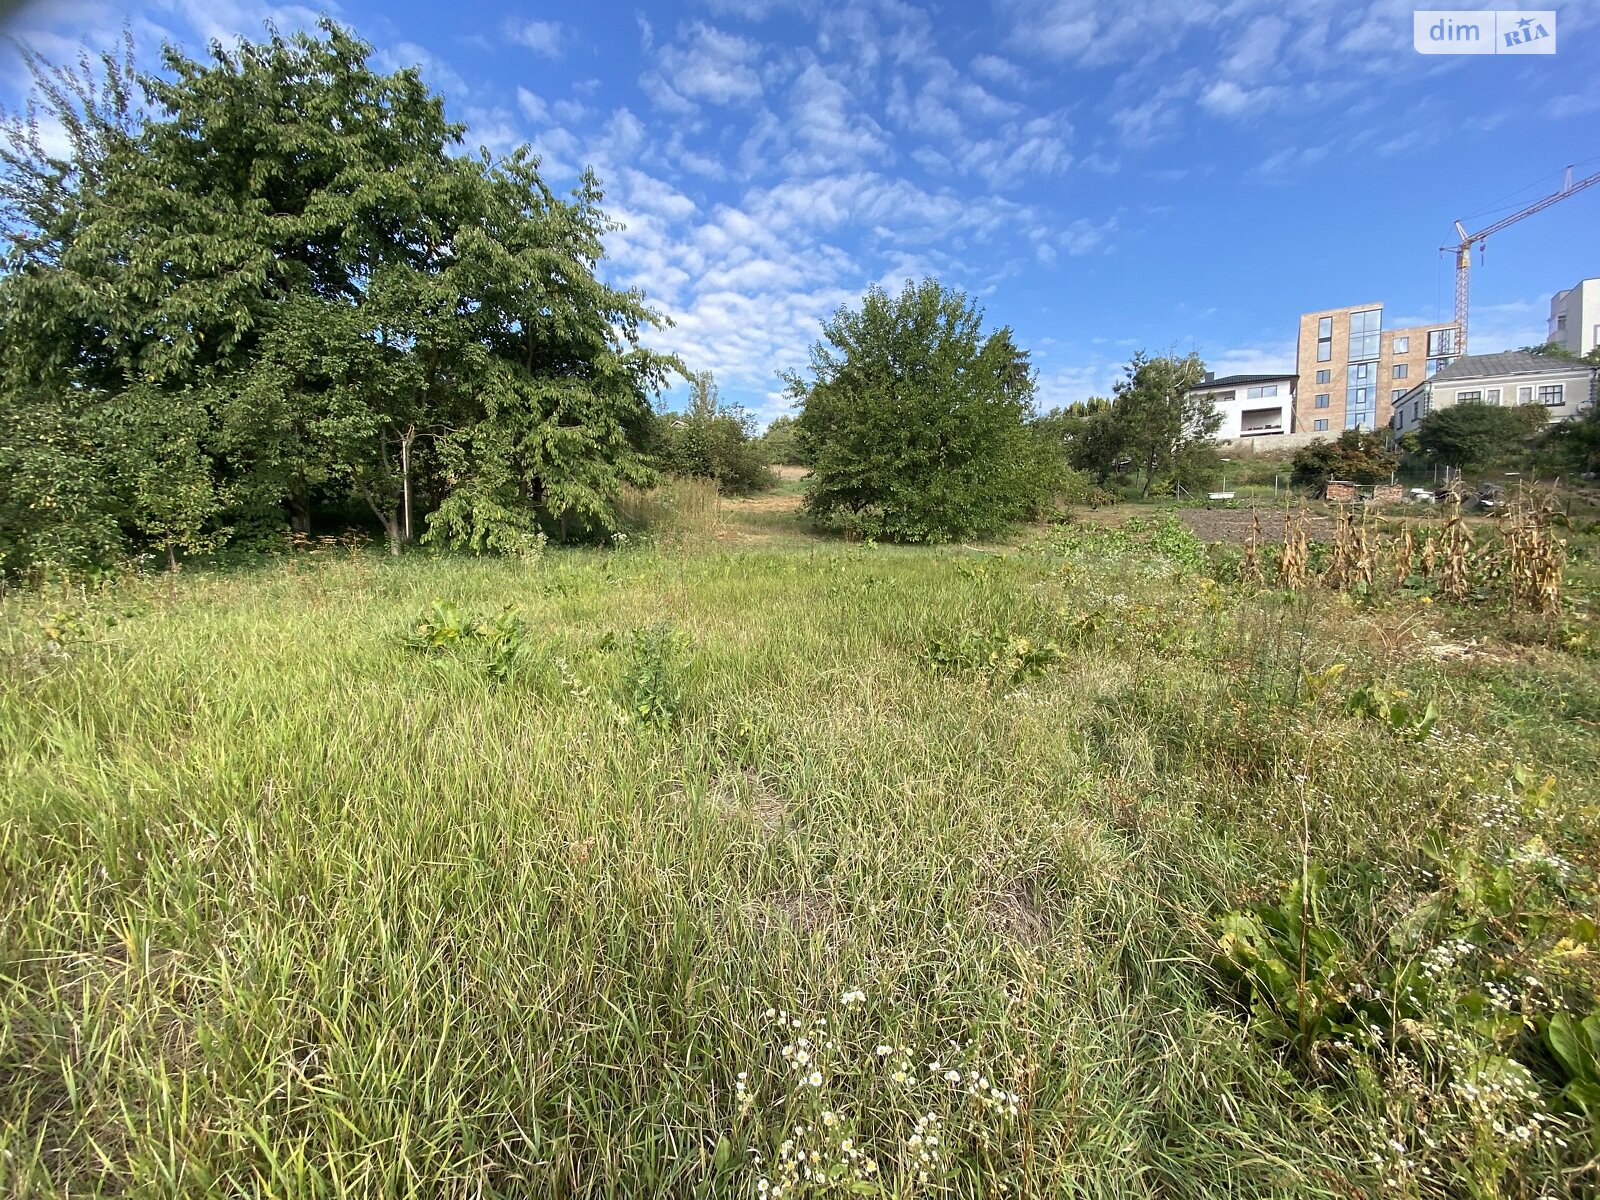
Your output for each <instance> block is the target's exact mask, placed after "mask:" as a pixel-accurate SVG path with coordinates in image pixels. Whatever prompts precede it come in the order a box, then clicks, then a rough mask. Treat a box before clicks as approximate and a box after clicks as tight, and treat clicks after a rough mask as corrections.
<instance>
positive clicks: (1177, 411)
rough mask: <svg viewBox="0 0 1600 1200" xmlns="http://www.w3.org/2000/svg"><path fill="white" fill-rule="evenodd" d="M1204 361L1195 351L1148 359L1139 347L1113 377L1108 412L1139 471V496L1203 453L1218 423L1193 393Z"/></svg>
mask: <svg viewBox="0 0 1600 1200" xmlns="http://www.w3.org/2000/svg"><path fill="white" fill-rule="evenodd" d="M1205 372H1206V365H1205V363H1204V362H1202V361H1201V359H1200V356H1199V355H1198V354H1192V353H1191V354H1187V355H1184V356H1182V357H1179V356H1177V355H1174V354H1163V355H1157V356H1156V357H1154V358H1151V357H1150V356H1148V355H1147V354H1145V352H1144V351H1142V350H1141V351H1139V352H1138V353H1137V354H1135V355H1134V356H1133V358H1132V359H1131V360H1130V361H1129V363H1128V365H1127V367H1126V368H1124V373H1123V378H1122V379H1121V380H1120V381H1118V383H1117V386H1116V389H1115V393H1114V398H1113V402H1112V404H1113V414H1114V419H1115V423H1116V426H1117V428H1118V429H1119V430H1120V432H1121V440H1122V445H1123V447H1124V448H1125V451H1126V453H1127V454H1128V455H1129V457H1130V458H1131V459H1132V461H1133V464H1134V466H1135V467H1136V468H1137V469H1139V470H1140V471H1143V472H1144V494H1145V495H1147V496H1148V495H1149V494H1150V489H1151V488H1152V487H1153V486H1154V484H1155V481H1156V479H1157V477H1158V476H1160V475H1162V474H1163V473H1167V474H1172V473H1173V472H1174V471H1175V470H1177V469H1178V468H1179V467H1182V466H1184V465H1186V462H1187V460H1188V459H1191V458H1193V457H1194V456H1195V455H1196V454H1197V453H1199V452H1201V451H1203V450H1204V449H1205V448H1206V447H1207V445H1208V444H1209V443H1210V441H1211V438H1212V435H1213V434H1215V433H1216V431H1217V430H1218V429H1219V428H1220V427H1221V425H1222V414H1221V413H1219V412H1217V410H1216V406H1215V404H1214V403H1213V402H1212V399H1211V397H1210V396H1209V395H1207V394H1205V393H1197V392H1196V391H1195V390H1194V389H1195V388H1197V387H1199V385H1200V383H1201V381H1202V380H1204V378H1205Z"/></svg>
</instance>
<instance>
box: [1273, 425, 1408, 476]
mask: <svg viewBox="0 0 1600 1200" xmlns="http://www.w3.org/2000/svg"><path fill="white" fill-rule="evenodd" d="M1399 461H1400V456H1399V455H1398V454H1396V453H1395V452H1394V451H1393V450H1392V449H1390V447H1389V445H1388V439H1387V438H1386V437H1385V436H1384V435H1383V434H1382V433H1380V432H1379V431H1377V430H1375V429H1346V430H1345V431H1344V432H1343V433H1341V434H1340V435H1339V436H1338V437H1337V438H1335V439H1334V440H1333V441H1331V442H1330V441H1327V440H1326V439H1324V438H1317V439H1316V440H1314V441H1312V442H1311V443H1310V444H1309V445H1306V446H1302V447H1301V448H1300V449H1299V450H1297V451H1296V452H1295V456H1294V459H1293V460H1292V463H1291V471H1292V473H1291V474H1290V476H1289V482H1290V483H1291V484H1293V485H1294V486H1295V487H1303V488H1312V489H1320V488H1322V487H1325V486H1326V485H1327V482H1328V480H1330V479H1347V480H1349V481H1350V482H1351V483H1380V482H1382V481H1383V480H1385V479H1388V478H1389V476H1390V475H1391V474H1393V472H1394V469H1395V467H1396V466H1397V465H1398V463H1399Z"/></svg>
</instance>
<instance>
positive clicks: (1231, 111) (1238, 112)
mask: <svg viewBox="0 0 1600 1200" xmlns="http://www.w3.org/2000/svg"><path fill="white" fill-rule="evenodd" d="M1281 91H1282V89H1280V88H1276V87H1271V86H1268V87H1258V88H1242V87H1240V86H1239V85H1238V84H1237V83H1235V82H1233V80H1231V79H1220V80H1218V81H1217V82H1216V83H1213V84H1212V85H1211V86H1210V87H1208V88H1206V90H1205V91H1203V92H1201V93H1200V107H1201V108H1203V109H1205V110H1206V111H1207V112H1209V113H1212V114H1214V115H1216V116H1224V117H1243V116H1250V115H1253V114H1255V113H1259V112H1262V111H1264V110H1265V109H1267V108H1269V107H1270V106H1271V105H1272V103H1273V101H1274V100H1276V99H1277V97H1278V96H1279V94H1280V93H1281Z"/></svg>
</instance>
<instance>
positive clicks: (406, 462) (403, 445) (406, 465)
mask: <svg viewBox="0 0 1600 1200" xmlns="http://www.w3.org/2000/svg"><path fill="white" fill-rule="evenodd" d="M416 436H417V431H416V429H414V428H411V429H407V430H406V432H405V435H404V436H403V437H402V438H401V439H400V503H401V512H402V518H403V521H404V524H403V527H402V528H403V533H404V535H405V540H406V541H407V542H410V541H411V443H412V441H413V440H414V439H415V438H416ZM395 553H397V554H398V553H399V551H398V550H396V551H395Z"/></svg>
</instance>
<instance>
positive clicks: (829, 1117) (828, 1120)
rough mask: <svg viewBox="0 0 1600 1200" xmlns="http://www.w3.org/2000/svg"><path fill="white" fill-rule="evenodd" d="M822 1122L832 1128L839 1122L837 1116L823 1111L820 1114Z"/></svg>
mask: <svg viewBox="0 0 1600 1200" xmlns="http://www.w3.org/2000/svg"><path fill="white" fill-rule="evenodd" d="M822 1123H823V1125H824V1126H826V1127H827V1128H829V1129H832V1128H833V1127H834V1126H835V1125H837V1124H838V1123H839V1118H838V1117H837V1116H836V1115H834V1114H833V1113H831V1112H825V1113H823V1114H822Z"/></svg>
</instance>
